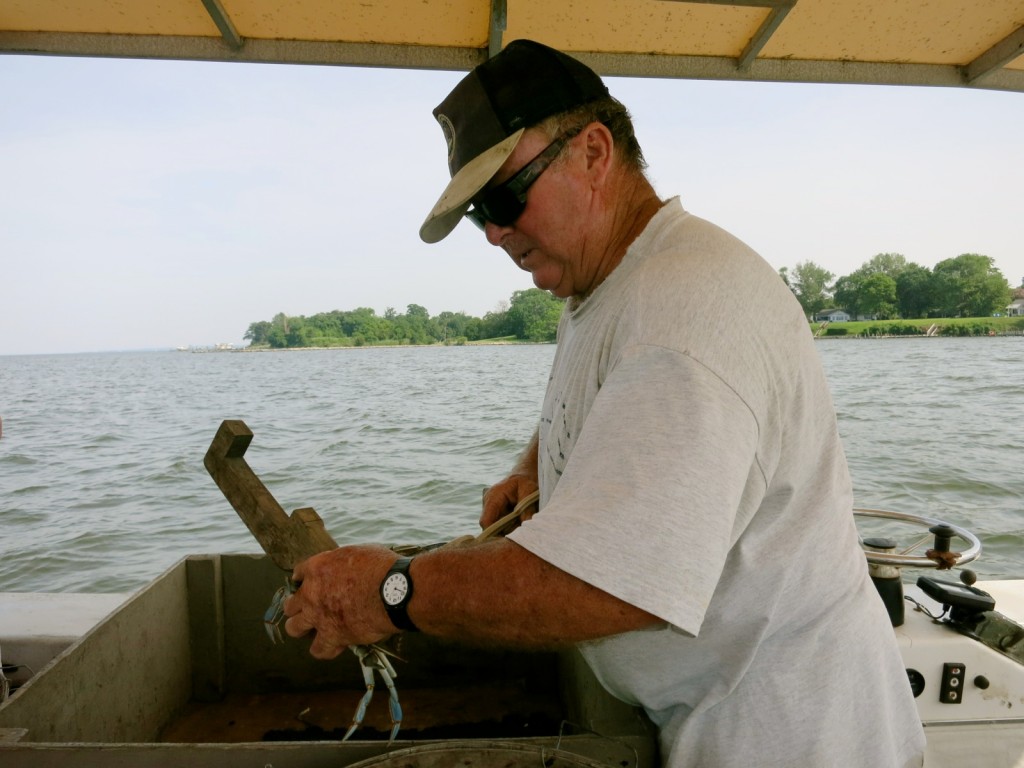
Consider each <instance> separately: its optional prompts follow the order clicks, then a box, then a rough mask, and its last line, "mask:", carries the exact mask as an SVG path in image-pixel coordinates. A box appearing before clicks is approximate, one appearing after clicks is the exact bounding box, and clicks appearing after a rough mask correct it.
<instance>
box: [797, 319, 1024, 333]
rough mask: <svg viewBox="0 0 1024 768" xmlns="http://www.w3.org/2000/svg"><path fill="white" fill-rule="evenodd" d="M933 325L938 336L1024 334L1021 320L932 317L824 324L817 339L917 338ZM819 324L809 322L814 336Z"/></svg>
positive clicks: (1023, 324) (1023, 325)
mask: <svg viewBox="0 0 1024 768" xmlns="http://www.w3.org/2000/svg"><path fill="white" fill-rule="evenodd" d="M933 325H935V326H937V330H936V334H937V335H940V336H990V335H992V334H996V335H1000V334H1013V335H1019V334H1024V317H935V318H931V319H925V320H921V319H918V320H857V321H850V322H848V323H828V325H827V327H826V328H825V330H824V331H822V333H821V336H820V337H819V338H826V337H830V336H831V337H833V338H834V337H837V336H860V337H864V336H918V335H921V336H923V335H925V333H927V331H928V329H929V328H931V327H932V326H933ZM821 326H822V323H811V332H812V333H814V334H817V333H818V331H819V329H820V328H821Z"/></svg>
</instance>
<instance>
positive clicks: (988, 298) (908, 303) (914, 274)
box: [779, 253, 1024, 320]
mask: <svg viewBox="0 0 1024 768" xmlns="http://www.w3.org/2000/svg"><path fill="white" fill-rule="evenodd" d="M779 274H780V275H781V276H782V279H783V280H785V281H786V284H787V285H789V287H790V289H791V290H792V291H793V293H794V294H796V297H797V299H798V300H799V301H800V305H801V306H802V307H803V308H804V312H805V313H806V314H807V315H808V317H809V318H810V319H812V320H813V319H814V316H815V315H816V314H817V313H819V312H821V311H822V310H824V309H842V310H844V311H845V312H846V313H847V314H848V315H850V317H851V318H853V319H857V318H869V319H872V320H891V319H895V318H903V319H907V320H909V319H917V318H929V317H990V316H992V315H996V314H1002V313H1003V312H1004V311H1005V310H1006V307H1007V305H1008V304H1009V303H1010V301H1011V297H1012V294H1013V290H1012V289H1011V287H1010V284H1009V283H1008V282H1007V281H1006V278H1004V277H1003V275H1002V273H1001V272H1000V271H999V270H998V269H997V268H996V266H995V263H994V260H993V259H992V258H991V257H989V256H982V255H981V254H977V253H964V254H961V255H959V256H957V257H956V258H952V259H946V260H944V261H940V262H939V263H938V264H936V265H935V266H934V267H933V268H932V269H928V268H927V267H922V266H921V265H920V264H914V263H911V262H907V260H906V258H905V257H904V256H902V255H901V254H898V253H880V254H878V255H877V256H874V257H873V258H871V259H870V260H868V261H866V262H865V263H864V264H863V265H862V266H861V268H860V269H858V270H857V271H856V272H853V273H852V274H849V275H845V276H843V277H840V278H838V279H836V277H835V275H833V274H832V273H831V272H829V271H828V270H827V269H825V268H824V267H821V266H819V265H817V264H815V263H814V262H813V261H804V262H800V263H799V264H797V265H796V266H795V267H794V268H793V269H792V271H790V270H789V269H788V268H787V267H783V268H782V269H780V270H779ZM1021 287H1024V282H1022V286H1021Z"/></svg>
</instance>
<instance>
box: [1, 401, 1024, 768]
mask: <svg viewBox="0 0 1024 768" xmlns="http://www.w3.org/2000/svg"><path fill="white" fill-rule="evenodd" d="M252 437H253V435H252V432H251V431H250V430H249V429H248V427H247V426H246V425H245V424H244V423H243V422H240V421H235V420H229V421H225V422H224V423H223V424H222V425H221V427H220V429H219V430H218V431H217V434H216V435H215V437H214V440H213V442H212V443H211V446H210V449H209V451H208V452H207V455H206V458H205V462H204V463H205V464H206V466H207V469H208V470H209V471H210V474H211V476H212V477H213V479H214V481H215V482H216V483H217V485H218V486H219V487H220V488H221V489H222V491H224V495H225V497H227V499H228V500H229V501H230V502H231V504H232V506H234V507H235V509H236V511H237V512H238V514H239V516H240V517H241V518H242V520H243V521H245V523H246V525H247V526H248V527H249V528H250V530H251V531H253V533H254V535H255V536H256V537H257V540H258V541H259V542H260V543H261V545H262V546H263V547H264V549H265V551H266V554H263V555H256V554H254V555H245V554H242V555H222V554H211V555H195V556H191V557H188V558H185V559H184V560H182V561H180V562H179V563H177V564H176V565H175V566H174V567H172V568H171V569H170V570H169V571H167V572H166V573H164V574H163V575H161V576H160V577H159V578H157V579H156V580H154V581H153V582H152V583H151V584H149V585H148V586H147V587H145V588H144V589H142V590H140V591H139V592H138V593H136V594H133V595H130V596H127V597H126V598H125V599H123V601H122V598H124V596H119V595H113V596H103V597H101V596H97V595H79V596H76V595H56V596H50V597H49V599H48V600H47V599H43V598H42V597H41V596H38V595H28V596H25V595H10V594H8V595H0V617H3V619H4V622H3V624H2V627H3V629H2V630H0V651H3V650H4V649H7V651H8V660H9V662H14V661H15V660H17V663H9V664H8V666H7V667H6V668H5V670H4V672H5V674H6V673H7V672H10V673H12V674H13V673H14V672H19V671H22V670H29V672H30V673H31V672H32V670H33V665H34V666H35V667H38V668H39V672H38V674H34V673H32V674H30V676H29V677H28V679H27V680H26V681H24V683H23V684H22V685H19V686H18V688H17V690H16V691H15V693H14V694H12V695H9V694H8V692H7V691H6V690H5V691H4V692H3V698H4V699H6V700H5V701H3V702H2V703H0V755H2V756H3V758H4V765H5V766H12V767H13V768H20V766H35V765H40V764H46V763H53V764H61V765H62V764H65V763H66V762H68V761H74V763H75V764H76V765H84V766H92V765H96V766H105V765H111V764H115V763H116V764H125V765H129V764H138V763H141V762H144V763H145V764H147V765H154V766H161V765H168V766H169V765H176V764H178V763H179V762H180V761H182V760H183V759H185V760H186V761H187V762H188V763H189V764H203V763H206V762H211V763H212V762H213V761H216V762H217V763H218V764H220V765H224V766H233V765H239V766H242V765H249V764H251V763H252V762H253V761H256V760H259V761H263V762H264V764H266V765H273V764H274V761H280V762H287V763H289V764H297V765H309V766H320V765H328V764H330V765H333V766H338V765H344V766H348V765H351V766H360V768H371V767H372V766H376V767H377V768H400V766H406V765H424V766H426V765H435V764H436V765H450V764H455V763H457V762H462V763H465V764H469V765H479V766H483V768H499V766H519V765H523V766H525V765H527V764H531V765H533V764H536V762H537V760H538V759H539V760H541V761H543V762H544V763H545V764H548V765H562V766H566V768H571V767H573V766H575V767H577V768H601V767H602V766H603V767H604V768H612V766H620V767H621V768H655V766H657V765H658V748H657V741H656V737H655V728H654V726H653V725H652V724H651V723H650V721H649V720H648V719H647V717H646V716H645V714H644V712H643V711H642V710H641V709H639V708H635V707H632V706H629V705H627V704H625V703H623V702H621V701H618V700H617V699H615V698H614V697H612V696H611V695H610V694H608V693H607V692H606V691H605V690H604V689H603V688H602V686H601V685H600V684H599V683H598V681H597V680H596V678H595V677H594V676H593V674H592V672H591V671H590V669H589V667H588V666H587V664H586V663H585V661H584V660H583V658H582V656H581V655H580V654H579V652H578V651H577V650H575V649H569V650H563V651H560V652H546V653H540V652H533V653H529V652H520V651H514V650H491V649H488V650H481V649H479V648H470V647H467V646H462V645H460V644H458V643H454V642H450V641H443V640H439V639H436V638H431V637H428V636H424V635H419V634H416V633H411V634H409V633H406V634H402V635H399V636H398V639H397V645H395V646H394V647H391V648H388V649H387V655H388V657H389V658H392V657H393V658H394V661H393V662H388V664H387V665H385V667H386V668H388V669H389V670H390V671H391V672H392V673H393V674H394V682H395V683H397V685H398V690H399V691H400V693H398V694H396V701H399V700H400V701H401V705H400V710H398V714H396V710H395V707H394V705H393V703H392V702H390V701H389V702H387V704H385V703H384V702H383V701H378V703H377V706H376V708H371V706H370V705H371V704H372V703H373V698H372V696H373V690H374V687H375V678H374V677H373V675H374V671H373V670H372V669H371V670H369V674H367V675H364V671H366V670H365V668H362V667H361V658H360V663H356V660H355V657H354V656H348V655H344V656H343V657H342V659H341V661H340V662H339V661H335V662H334V663H331V664H324V663H323V662H317V661H316V660H314V659H312V658H311V657H310V656H309V655H308V653H307V652H306V643H304V642H298V641H296V642H291V643H283V644H276V643H271V642H269V640H268V637H267V635H269V636H270V638H271V639H273V638H274V635H275V634H276V633H275V632H274V629H275V627H274V621H275V618H274V617H273V615H272V612H270V611H267V610H266V605H267V602H268V596H271V595H274V594H275V593H276V594H279V593H280V591H281V589H282V586H281V584H282V581H286V579H287V574H289V573H290V567H291V564H292V563H294V562H298V561H301V559H303V558H304V557H307V556H309V555H311V554H314V553H315V552H317V551H323V550H326V549H330V548H332V547H333V546H334V542H333V540H331V539H330V536H329V535H328V534H327V533H326V531H325V530H324V527H323V523H322V521H321V520H320V518H319V516H317V515H316V513H315V511H314V510H312V509H311V508H303V509H301V510H296V511H295V512H294V513H293V514H292V516H290V517H289V516H287V515H286V514H285V513H284V511H283V510H282V509H281V508H280V506H279V505H278V504H277V502H276V501H275V500H274V499H273V496H272V495H271V494H270V492H269V491H268V490H267V489H266V487H265V486H264V485H263V484H262V482H261V481H260V480H259V479H258V478H257V477H256V476H255V474H254V473H253V472H252V470H251V469H250V468H249V467H248V465H247V464H246V463H245V460H244V458H243V457H244V453H245V449H246V448H247V447H248V445H249V442H250V441H251V440H252ZM857 513H858V514H859V515H860V516H861V517H863V518H871V519H875V520H878V519H881V520H883V521H885V522H886V523H890V524H891V523H899V524H905V525H911V526H919V527H924V528H926V529H927V533H926V535H925V539H927V540H928V543H929V544H930V545H931V546H930V547H929V548H928V549H927V550H926V551H925V553H924V554H923V555H922V554H915V553H914V552H915V550H916V549H917V548H918V547H919V546H920V545H921V543H922V542H921V541H920V540H919V541H918V542H917V544H915V545H914V546H911V547H909V548H901V546H900V545H899V544H898V542H897V540H896V539H894V538H890V537H889V536H869V537H864V538H863V539H862V545H863V547H864V550H865V567H867V568H868V569H869V571H870V573H871V576H872V579H873V580H874V582H875V584H876V586H877V587H878V591H879V597H880V599H881V600H882V601H883V602H884V603H885V605H886V607H887V609H888V611H889V615H890V618H891V622H892V625H893V631H894V632H895V634H896V638H897V641H898V645H899V648H900V652H901V654H902V657H903V662H904V665H905V669H906V674H907V680H908V684H909V685H910V686H911V689H912V690H913V692H914V695H915V701H916V702H917V707H918V712H919V714H920V717H921V721H922V723H923V724H924V726H925V729H926V733H927V737H928V753H927V754H928V762H927V765H929V766H946V765H949V766H952V765H961V764H963V762H964V761H965V760H966V761H970V760H979V755H984V760H983V761H981V762H968V764H979V765H984V766H988V767H991V768H1002V767H1003V766H1006V768H1010V767H1011V766H1020V765H1022V761H1024V582H1022V581H1016V580H1006V581H996V582H992V583H984V584H977V583H976V580H975V579H974V578H972V572H971V571H969V570H967V569H965V568H964V567H963V566H966V565H969V564H970V563H972V562H973V561H974V560H975V559H976V558H977V557H978V556H979V555H980V554H981V549H982V545H981V542H980V541H979V540H978V539H977V537H976V536H974V535H973V534H972V533H971V532H970V531H967V530H965V529H963V528H959V527H957V526H953V525H949V524H948V523H945V522H943V521H941V520H936V519H930V518H923V517H918V516H913V515H905V514H900V513H895V512H890V511H885V510H866V509H861V510H857ZM955 542H956V544H955ZM960 542H962V544H964V545H966V547H964V546H961V545H960V544H959V543H960ZM954 546H955V547H956V548H954ZM394 548H395V549H396V551H400V552H402V553H403V554H409V553H410V552H414V551H416V550H418V549H423V547H422V546H420V545H415V544H414V545H404V546H395V547H394ZM905 568H921V569H929V570H935V569H939V571H940V572H941V573H944V574H947V575H945V577H941V576H935V575H932V574H927V575H924V576H921V577H919V578H918V579H917V582H916V583H915V584H913V585H908V586H907V587H906V588H905V586H904V573H903V569H905ZM954 568H959V573H960V580H959V581H957V580H954V579H952V578H951V577H950V576H949V575H948V574H949V572H951V571H953V570H954ZM908 604H909V605H912V606H913V608H908V607H907V606H908ZM27 608H32V609H34V611H35V613H36V615H35V616H33V613H32V611H31V610H26V609H27ZM111 608H113V610H111V612H110V613H109V614H107V615H106V616H104V617H103V618H101V619H99V620H98V621H96V623H95V624H93V625H91V626H90V624H91V622H92V621H94V620H96V619H97V617H98V616H100V615H101V614H102V613H103V612H104V611H106V610H110V609H111ZM55 620H56V625H54V621H55ZM40 621H41V623H39V622H40ZM47 622H49V626H48V627H47ZM76 622H78V624H79V626H80V627H84V631H83V634H82V635H81V636H80V637H77V638H76V637H74V636H71V637H68V636H67V633H68V632H74V626H75V624H76ZM83 622H84V625H83ZM55 627H56V629H55ZM62 631H63V632H64V634H63V635H61V632H62ZM30 659H31V660H32V664H29V660H30ZM346 662H347V663H346ZM383 679H384V682H385V683H386V684H387V687H388V688H390V687H391V685H392V680H391V679H390V678H386V677H385V678H383ZM19 682H21V681H19ZM376 687H377V688H381V686H376ZM385 695H386V694H384V693H382V694H381V697H380V698H381V699H383V698H384V696H385ZM780 695H793V696H797V695H799V691H796V690H794V691H784V692H780ZM1015 707H1016V709H1015ZM357 712H358V713H361V714H356V713H357ZM352 734H355V738H354V739H352V740H349V736H350V735H352ZM396 736H397V739H396ZM112 761H113V762H112ZM432 761H434V762H432Z"/></svg>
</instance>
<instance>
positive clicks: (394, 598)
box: [380, 573, 409, 605]
mask: <svg viewBox="0 0 1024 768" xmlns="http://www.w3.org/2000/svg"><path fill="white" fill-rule="evenodd" d="M408 592H409V582H408V580H407V579H406V578H405V574H404V573H392V574H391V575H390V576H388V577H387V578H386V579H384V583H383V584H381V587H380V594H381V597H383V598H384V602H385V603H387V604H388V605H398V604H399V603H400V602H402V601H403V600H404V599H405V596H406V595H407V594H408Z"/></svg>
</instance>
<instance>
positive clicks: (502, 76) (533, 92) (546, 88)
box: [420, 40, 608, 243]
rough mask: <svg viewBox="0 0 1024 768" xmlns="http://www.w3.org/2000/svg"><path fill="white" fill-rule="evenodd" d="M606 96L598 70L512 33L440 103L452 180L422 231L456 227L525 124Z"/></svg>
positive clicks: (441, 232)
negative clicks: (510, 38) (511, 37)
mask: <svg viewBox="0 0 1024 768" xmlns="http://www.w3.org/2000/svg"><path fill="white" fill-rule="evenodd" d="M607 96H608V89H607V87H605V84H604V83H603V82H601V78H600V77H598V76H597V74H596V73H595V72H594V71H593V70H592V69H590V68H589V67H587V66H586V65H585V64H582V63H581V62H579V61H577V60H576V59H574V58H572V57H571V56H567V55H565V54H564V53H562V52H561V51H556V50H555V49H554V48H549V47H548V46H546V45H542V44H541V43H537V42H534V41H533V40H514V41H513V42H511V43H509V44H508V46H506V48H505V49H504V50H503V51H501V52H500V53H499V54H498V55H497V56H495V57H494V58H492V59H490V60H488V61H486V62H484V63H483V64H480V65H479V66H478V67H476V68H475V69H473V71H471V72H470V73H469V74H468V75H466V77H464V78H463V79H462V80H461V81H460V82H459V84H458V85H456V86H455V88H454V89H453V90H452V92H451V93H450V94H448V98H446V99H445V100H444V101H443V102H441V104H440V105H439V106H438V107H437V109H435V110H434V117H436V118H437V122H438V123H440V125H441V130H442V131H443V132H444V138H445V141H447V142H448V170H449V171H450V173H451V176H452V179H451V181H450V182H449V184H448V186H447V187H446V188H445V190H444V193H443V194H442V195H441V197H440V199H439V200H438V201H437V204H436V205H434V209H433V210H432V211H431V212H430V215H429V216H427V220H426V221H424V222H423V226H421V227H420V238H421V239H422V240H423V241H424V242H426V243H436V242H439V241H441V240H443V239H444V238H445V237H447V236H448V234H449V233H450V232H451V231H452V230H453V229H455V225H456V224H458V223H459V219H461V218H462V216H463V214H465V213H466V211H467V210H468V209H469V206H470V202H471V201H472V199H473V198H474V197H475V196H476V194H477V193H478V192H479V191H480V190H481V189H483V188H484V186H485V185H486V184H487V182H488V181H490V180H491V177H492V176H494V174H495V173H497V172H498V169H499V168H501V166H502V165H503V164H504V162H505V160H506V159H507V158H508V156H509V155H511V154H512V152H513V150H515V148H516V145H517V144H518V143H519V140H520V139H521V138H522V136H523V132H524V131H525V130H526V129H527V128H530V127H531V126H534V125H536V124H537V123H539V122H541V121H542V120H544V119H546V118H548V117H551V116H552V115H558V114H561V113H562V112H566V111H568V110H570V109H575V108H576V107H579V106H582V105H583V104H587V103H589V102H591V101H596V100H598V99H603V98H605V97H607Z"/></svg>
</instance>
